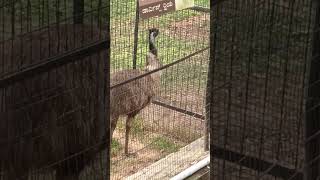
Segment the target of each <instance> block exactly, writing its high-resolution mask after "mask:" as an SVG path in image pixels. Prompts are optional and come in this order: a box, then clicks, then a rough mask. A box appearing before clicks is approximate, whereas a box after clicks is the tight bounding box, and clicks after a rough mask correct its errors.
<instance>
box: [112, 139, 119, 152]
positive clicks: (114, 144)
mask: <svg viewBox="0 0 320 180" xmlns="http://www.w3.org/2000/svg"><path fill="white" fill-rule="evenodd" d="M121 149H122V147H121V144H120V143H119V142H118V141H117V140H116V139H112V142H111V155H116V154H118V152H120V150H121Z"/></svg>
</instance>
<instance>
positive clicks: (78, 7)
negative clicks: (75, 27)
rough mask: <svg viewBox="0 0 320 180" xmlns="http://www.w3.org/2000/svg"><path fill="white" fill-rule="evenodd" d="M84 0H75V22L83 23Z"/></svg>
mask: <svg viewBox="0 0 320 180" xmlns="http://www.w3.org/2000/svg"><path fill="white" fill-rule="evenodd" d="M83 16H84V0H73V23H74V24H83Z"/></svg>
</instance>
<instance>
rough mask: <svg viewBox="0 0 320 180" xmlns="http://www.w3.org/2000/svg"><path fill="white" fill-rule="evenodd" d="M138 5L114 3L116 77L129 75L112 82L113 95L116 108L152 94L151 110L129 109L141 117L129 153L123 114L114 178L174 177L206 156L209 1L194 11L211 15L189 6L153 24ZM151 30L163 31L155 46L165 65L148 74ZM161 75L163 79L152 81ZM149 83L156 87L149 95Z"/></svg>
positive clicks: (114, 157) (116, 140)
mask: <svg viewBox="0 0 320 180" xmlns="http://www.w3.org/2000/svg"><path fill="white" fill-rule="evenodd" d="M136 2H137V1H136V0H130V1H123V0H112V1H111V35H112V37H113V39H112V42H111V49H112V51H111V72H112V74H111V78H112V77H114V76H117V74H119V73H120V72H121V73H122V74H123V76H125V78H123V79H116V80H114V81H111V97H114V99H117V100H116V101H115V102H119V103H118V104H117V105H115V106H117V109H116V110H114V111H120V108H124V107H125V105H121V103H122V101H126V102H128V104H134V103H132V102H137V104H138V103H139V102H140V101H144V99H145V98H146V97H148V94H147V93H146V92H145V91H147V92H150V93H151V92H152V93H153V95H152V102H151V103H150V105H148V106H146V107H145V108H143V109H142V110H141V111H140V109H139V108H140V106H139V105H137V104H134V105H132V106H135V107H132V109H131V111H130V112H133V111H138V112H139V113H138V114H137V115H136V116H135V118H134V119H133V121H132V125H131V128H130V133H129V145H128V151H129V155H128V156H126V155H125V153H124V152H125V133H126V129H127V128H126V117H123V118H120V119H119V121H118V122H117V127H116V129H115V131H114V133H113V137H112V138H113V140H112V144H111V156H112V158H111V179H124V178H127V179H157V178H158V179H169V178H170V177H172V176H174V175H175V174H177V173H179V172H181V171H182V170H183V169H185V168H187V167H188V164H189V163H192V162H193V161H199V160H201V158H202V157H203V156H205V155H208V152H205V151H204V150H203V149H204V148H203V138H202V139H199V138H201V137H202V136H203V135H204V126H205V123H204V120H205V93H206V79H207V72H208V62H209V50H208V47H209V25H210V21H209V18H210V14H209V11H208V9H209V1H208V0H197V1H196V2H195V5H196V6H197V7H201V8H204V9H205V8H207V9H206V10H207V11H206V12H205V11H201V9H200V10H197V9H192V8H191V9H184V10H180V11H175V12H172V13H168V14H165V15H162V16H159V17H152V18H149V19H141V18H140V17H138V16H137V12H136V10H137V9H136V6H137V4H136ZM150 28H157V29H159V32H160V33H159V35H158V36H157V37H156V47H157V49H158V59H159V61H160V62H161V63H162V64H163V66H162V67H161V70H160V71H157V70H155V71H154V72H151V73H149V74H148V71H147V72H145V71H143V69H145V68H146V61H147V60H146V59H147V57H146V56H147V54H148V51H149V49H148V48H149V46H148V43H149V40H148V33H149V29H150ZM132 69H136V70H132ZM133 71H134V72H136V73H135V74H134V73H132V72H133ZM146 73H147V74H146ZM159 73H161V78H160V79H159V80H157V81H156V82H155V83H154V82H153V81H152V80H150V77H152V76H154V75H156V74H159ZM130 74H131V75H130ZM145 74H146V75H145ZM136 76H138V78H136ZM132 78H134V79H132ZM150 84H154V87H153V89H152V90H149V88H150V87H149V85H150ZM136 86H138V87H139V88H140V91H139V92H137V91H136V90H135V89H136ZM111 103H114V102H113V101H112V100H111ZM112 111H113V110H111V119H112V115H113V114H112ZM127 114H129V113H127ZM123 115H126V114H123ZM111 121H112V120H111ZM196 140H198V141H196ZM192 142H193V143H197V144H194V145H193V146H194V147H193V149H192V148H191V149H190V151H186V149H184V147H185V146H187V145H188V144H190V143H192ZM180 149H181V150H180ZM179 150H180V151H179ZM191 155H192V156H193V157H192V156H191Z"/></svg>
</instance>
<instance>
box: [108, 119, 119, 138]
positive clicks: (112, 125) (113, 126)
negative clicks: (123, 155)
mask: <svg viewBox="0 0 320 180" xmlns="http://www.w3.org/2000/svg"><path fill="white" fill-rule="evenodd" d="M118 119H119V116H117V117H114V116H111V117H110V121H111V131H110V133H111V135H110V138H111V139H112V135H113V132H114V130H115V129H116V127H117V122H118Z"/></svg>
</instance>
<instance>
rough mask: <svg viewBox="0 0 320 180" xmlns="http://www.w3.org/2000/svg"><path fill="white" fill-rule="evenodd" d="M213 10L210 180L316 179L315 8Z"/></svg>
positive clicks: (241, 5) (227, 2)
mask: <svg viewBox="0 0 320 180" xmlns="http://www.w3.org/2000/svg"><path fill="white" fill-rule="evenodd" d="M215 2H216V3H214V4H211V5H212V6H211V10H212V11H211V12H212V13H211V18H212V19H211V27H212V29H211V32H212V35H211V37H212V39H211V42H212V43H213V44H212V46H211V50H212V51H211V56H212V58H213V59H214V64H212V65H211V66H210V70H211V72H210V74H212V76H210V77H212V79H211V81H209V82H210V85H211V87H213V88H217V87H221V86H222V85H224V84H227V86H225V87H224V88H222V89H220V90H218V91H215V92H213V91H211V92H212V94H211V97H210V98H211V99H212V100H211V101H210V102H211V106H210V112H211V113H210V120H211V121H210V122H211V128H212V131H211V151H212V152H213V156H212V159H211V167H210V173H211V179H304V176H305V178H306V179H308V180H309V179H317V178H319V174H318V173H319V160H318V157H319V143H318V132H319V123H318V122H319V108H318V106H319V101H318V97H319V92H320V91H317V92H316V90H315V89H317V90H318V88H319V84H318V83H317V82H318V81H319V66H318V65H319V63H318V62H319V59H318V54H319V50H318V42H319V40H318V38H319V30H318V27H319V2H318V1H309V0H294V1H280V0H265V1H264V0H250V1H238V0H224V1H215ZM210 62H213V61H210ZM310 65H311V66H310ZM310 68H311V69H310ZM316 68H318V69H316ZM306 92H308V93H306ZM316 142H317V143H316ZM305 147H306V148H305Z"/></svg>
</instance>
